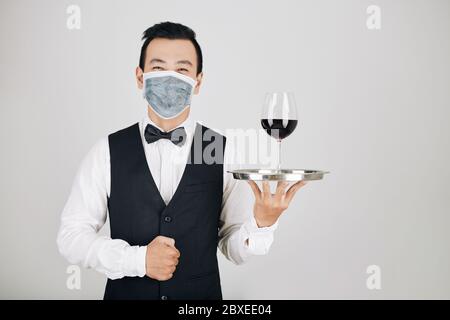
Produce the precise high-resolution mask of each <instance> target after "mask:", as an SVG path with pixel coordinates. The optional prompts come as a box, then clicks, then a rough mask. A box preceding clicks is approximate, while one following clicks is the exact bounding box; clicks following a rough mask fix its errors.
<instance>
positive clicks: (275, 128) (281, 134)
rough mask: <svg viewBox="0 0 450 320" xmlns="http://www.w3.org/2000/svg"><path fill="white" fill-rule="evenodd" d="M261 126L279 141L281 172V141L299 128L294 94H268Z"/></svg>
mask: <svg viewBox="0 0 450 320" xmlns="http://www.w3.org/2000/svg"><path fill="white" fill-rule="evenodd" d="M261 125H262V127H263V128H264V129H265V130H266V132H267V134H269V135H270V136H271V137H273V138H274V139H276V140H277V141H278V171H281V140H283V139H284V138H286V137H287V136H289V135H290V134H291V133H292V132H293V131H294V129H295V128H296V127H297V108H296V106H295V99H294V94H293V93H292V92H287V91H280V92H269V93H266V96H265V99H264V105H263V108H262V113H261Z"/></svg>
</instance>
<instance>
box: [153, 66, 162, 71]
mask: <svg viewBox="0 0 450 320" xmlns="http://www.w3.org/2000/svg"><path fill="white" fill-rule="evenodd" d="M152 70H164V69H163V68H161V67H159V66H155V67H153V68H152Z"/></svg>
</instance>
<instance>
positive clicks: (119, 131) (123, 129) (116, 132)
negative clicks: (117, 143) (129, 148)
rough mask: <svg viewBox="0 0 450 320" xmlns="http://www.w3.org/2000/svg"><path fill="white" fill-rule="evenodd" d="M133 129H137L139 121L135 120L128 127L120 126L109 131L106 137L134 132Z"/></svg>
mask: <svg viewBox="0 0 450 320" xmlns="http://www.w3.org/2000/svg"><path fill="white" fill-rule="evenodd" d="M135 130H139V122H135V123H133V124H132V125H129V126H128V127H125V128H122V129H119V130H117V131H115V132H112V133H110V134H109V135H108V139H113V138H117V137H123V136H128V135H130V134H132V133H134V131H135Z"/></svg>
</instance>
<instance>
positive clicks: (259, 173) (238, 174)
mask: <svg viewBox="0 0 450 320" xmlns="http://www.w3.org/2000/svg"><path fill="white" fill-rule="evenodd" d="M228 172H230V173H232V174H233V178H235V179H238V180H255V181H299V180H308V181H310V180H321V179H322V178H323V176H324V175H325V174H326V173H330V172H329V171H322V170H310V169H280V170H277V169H239V170H230V171H228Z"/></svg>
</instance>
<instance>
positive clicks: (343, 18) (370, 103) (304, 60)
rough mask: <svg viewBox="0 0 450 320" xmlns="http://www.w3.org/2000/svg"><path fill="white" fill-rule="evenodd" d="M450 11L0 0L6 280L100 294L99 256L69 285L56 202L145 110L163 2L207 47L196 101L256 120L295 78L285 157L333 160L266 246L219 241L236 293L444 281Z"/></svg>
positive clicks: (23, 286) (397, 288)
mask: <svg viewBox="0 0 450 320" xmlns="http://www.w3.org/2000/svg"><path fill="white" fill-rule="evenodd" d="M69 5H78V6H79V8H80V10H81V16H80V17H81V20H80V21H81V25H80V26H81V28H80V29H79V30H77V29H76V30H69V29H68V28H67V26H66V22H67V18H68V16H69V14H67V13H66V9H67V7H68V6H69ZM369 5H377V6H378V7H379V8H380V10H381V20H380V21H381V29H379V30H370V29H368V27H367V25H366V21H367V19H368V17H369V14H367V12H366V9H367V7H368V6H369ZM449 14H450V2H449V1H446V0H441V1H439V0H432V1H430V0H421V1H413V0H411V1H406V0H397V1H387V0H376V1H366V0H345V1H344V0H343V1H333V0H319V1H318V0H314V1H313V0H310V1H287V0H277V1H256V0H252V1H221V2H217V1H206V0H205V1H194V0H193V1H173V0H165V1H106V0H97V1H85V0H74V1H56V0H52V1H51V0H45V1H44V0H42V1H23V0H21V1H18V0H2V1H1V4H0V41H1V50H0V63H1V69H0V70H1V73H0V88H1V91H0V115H1V117H0V130H1V137H0V146H1V158H0V176H1V179H0V194H1V201H0V215H1V216H0V219H1V221H0V256H1V257H2V258H1V262H2V263H1V264H0V298H4V299H5V298H6V299H10V298H25V299H31V298H39V299H48V298H62V299H79V298H85V299H98V298H102V295H103V290H104V283H105V278H104V277H103V276H102V275H100V274H98V273H97V272H95V271H93V270H85V269H82V271H81V276H82V277H81V289H80V290H69V289H68V288H67V286H66V280H67V277H68V274H67V273H66V268H67V267H68V265H69V264H68V263H67V262H66V261H65V260H64V259H63V258H62V257H61V256H60V255H59V254H58V251H57V247H56V233H57V229H58V227H59V216H60V214H61V211H62V209H63V206H64V204H65V201H66V200H67V197H68V195H69V192H70V187H71V184H72V181H73V178H74V176H75V172H76V170H77V167H78V166H79V164H80V162H81V160H82V158H83V156H84V155H85V154H86V153H87V151H88V150H89V148H90V147H91V146H92V145H93V144H94V143H95V142H96V141H97V140H98V139H99V138H101V137H103V136H106V135H107V134H109V133H111V132H114V131H116V130H118V129H121V128H123V127H125V126H128V125H130V124H132V123H134V122H135V121H138V120H139V119H140V117H141V116H142V115H143V114H144V113H145V107H146V105H145V103H144V101H143V99H142V97H141V93H140V91H139V90H138V89H137V88H136V84H135V79H134V68H135V67H136V65H137V64H138V58H139V50H140V47H141V41H140V38H141V35H142V32H143V31H144V30H145V29H146V28H148V27H149V26H151V25H153V24H155V23H158V22H161V21H166V20H169V21H174V22H180V23H183V24H186V25H188V26H190V27H191V28H192V29H194V30H195V31H196V32H197V36H198V41H199V43H200V45H201V46H202V49H203V53H204V73H205V76H204V84H203V87H202V90H201V92H200V95H199V96H197V97H196V99H195V102H196V104H195V107H193V112H194V114H195V115H197V116H200V115H201V120H202V121H203V122H205V123H206V124H207V125H208V126H210V127H215V128H220V129H224V130H225V129H227V128H259V126H260V124H259V117H260V116H259V113H260V107H261V103H262V101H263V95H264V93H265V92H266V91H272V90H291V91H293V92H294V93H295V95H296V98H297V102H298V105H299V120H300V121H299V126H298V128H297V130H296V131H295V132H294V133H293V135H292V136H291V137H289V138H288V139H286V141H285V142H284V145H283V147H284V148H283V151H284V154H283V157H284V163H285V165H286V166H288V167H297V168H318V169H327V170H329V171H331V174H330V175H328V176H327V177H326V178H325V180H323V181H320V182H312V183H310V184H309V185H307V186H306V187H305V188H303V189H302V190H301V191H299V192H298V195H297V196H296V198H295V199H294V202H293V203H292V205H291V207H290V208H289V210H288V212H286V213H285V214H284V215H283V216H282V218H281V221H280V226H279V229H278V230H277V231H276V234H275V242H274V244H273V246H272V249H271V252H270V254H269V255H267V256H263V257H254V258H253V259H252V260H251V261H250V262H249V263H247V264H246V265H243V266H234V265H233V264H231V263H230V262H228V261H226V260H225V259H224V258H223V257H222V256H221V258H220V267H221V274H222V285H223V293H224V297H225V298H226V299H232V298H236V299H240V298H242V299H283V298H285V299H303V298H306V299H309V298H326V299H327V298H343V299H346V298H357V299H365V298H369V299H381V298H388V299H391V298H447V299H448V298H450V272H449V270H450V253H449V241H450V235H449V233H448V228H449V223H450V218H449V209H450V197H449V187H448V179H449V178H450V169H449V166H448V163H449V162H450V153H449V147H450V145H449V142H450V128H449V126H448V125H447V122H448V119H449V118H450V112H449V107H450V106H449V104H450V90H449V89H450V88H449V84H450V81H449V80H450V64H449V57H450V46H449V45H450V37H449V30H450V19H449V18H450V17H449ZM103 232H108V230H107V229H106V230H103ZM370 265H377V266H379V267H380V269H381V289H379V290H369V289H368V288H367V286H366V279H367V278H368V276H369V275H368V274H367V273H366V269H367V267H368V266H370Z"/></svg>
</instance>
